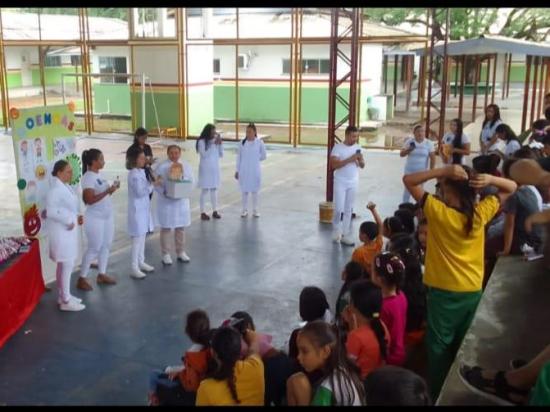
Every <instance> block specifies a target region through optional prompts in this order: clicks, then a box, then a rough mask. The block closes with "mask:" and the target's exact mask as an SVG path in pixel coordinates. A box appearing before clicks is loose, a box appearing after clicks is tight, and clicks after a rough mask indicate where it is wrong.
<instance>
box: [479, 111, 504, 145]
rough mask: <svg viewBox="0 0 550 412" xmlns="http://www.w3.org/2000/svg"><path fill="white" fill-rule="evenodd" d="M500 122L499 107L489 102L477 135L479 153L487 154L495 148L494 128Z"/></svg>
mask: <svg viewBox="0 0 550 412" xmlns="http://www.w3.org/2000/svg"><path fill="white" fill-rule="evenodd" d="M501 123H502V120H501V119H500V109H499V107H498V106H497V105H496V104H490V105H488V106H487V107H486V108H485V119H484V120H483V124H482V126H481V134H480V136H479V147H480V148H481V154H487V153H489V151H491V150H495V149H497V148H498V147H497V145H495V143H496V142H497V140H496V139H494V140H493V138H494V136H495V129H496V128H497V126H498V125H499V124H501Z"/></svg>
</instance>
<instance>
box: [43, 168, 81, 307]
mask: <svg viewBox="0 0 550 412" xmlns="http://www.w3.org/2000/svg"><path fill="white" fill-rule="evenodd" d="M72 175H73V170H72V168H71V165H70V164H69V163H68V162H67V161H65V160H58V161H57V162H56V163H55V164H54V167H53V171H52V176H54V177H53V179H52V184H51V186H50V190H49V191H48V195H47V197H46V217H47V222H48V224H47V228H48V238H49V244H50V258H51V259H52V260H53V261H54V262H56V263H57V269H56V272H55V277H56V281H57V290H58V298H57V303H58V304H59V309H60V310H62V311H70V312H78V311H81V310H83V309H84V308H86V306H85V305H83V304H82V303H81V302H82V300H81V299H79V298H77V297H74V296H72V295H71V273H72V271H73V269H74V265H75V261H76V259H77V258H78V248H79V236H78V228H77V225H82V223H83V221H84V218H83V217H82V215H80V214H79V211H80V205H79V201H78V195H77V194H76V192H75V191H74V189H73V188H72V187H71V186H69V182H70V181H71V178H72Z"/></svg>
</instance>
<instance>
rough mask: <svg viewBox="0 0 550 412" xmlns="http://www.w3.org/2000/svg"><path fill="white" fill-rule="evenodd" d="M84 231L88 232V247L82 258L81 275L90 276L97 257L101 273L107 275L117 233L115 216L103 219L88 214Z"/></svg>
mask: <svg viewBox="0 0 550 412" xmlns="http://www.w3.org/2000/svg"><path fill="white" fill-rule="evenodd" d="M84 232H85V233H86V239H88V248H87V249H86V252H85V253H84V256H83V258H82V266H81V268H80V276H81V277H83V278H85V277H87V276H88V272H89V271H90V265H91V264H92V262H93V261H94V259H96V258H97V259H98V268H99V273H100V274H103V275H105V274H106V271H107V263H108V261H109V253H110V251H111V245H112V243H113V236H114V233H115V225H114V218H113V216H112V215H111V216H110V217H108V218H106V219H105V218H103V219H102V218H98V217H96V216H91V215H86V216H85V218H84Z"/></svg>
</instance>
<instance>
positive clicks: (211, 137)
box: [195, 123, 223, 220]
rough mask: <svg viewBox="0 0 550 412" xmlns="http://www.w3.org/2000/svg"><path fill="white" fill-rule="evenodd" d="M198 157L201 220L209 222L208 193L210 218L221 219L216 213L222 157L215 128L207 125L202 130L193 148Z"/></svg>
mask: <svg viewBox="0 0 550 412" xmlns="http://www.w3.org/2000/svg"><path fill="white" fill-rule="evenodd" d="M195 148H196V150H197V153H199V155H200V162H199V182H198V187H199V188H200V189H201V197H200V206H201V220H210V216H208V214H207V213H206V196H207V195H208V194H209V193H210V203H211V204H212V212H213V213H212V217H213V218H214V219H221V216H220V214H219V213H218V210H217V207H218V188H219V187H220V159H221V158H222V157H223V141H222V139H221V137H220V135H219V134H218V133H217V132H216V126H214V125H213V124H210V123H208V124H207V125H206V126H204V129H202V132H201V135H200V136H199V138H198V139H197V143H196V146H195Z"/></svg>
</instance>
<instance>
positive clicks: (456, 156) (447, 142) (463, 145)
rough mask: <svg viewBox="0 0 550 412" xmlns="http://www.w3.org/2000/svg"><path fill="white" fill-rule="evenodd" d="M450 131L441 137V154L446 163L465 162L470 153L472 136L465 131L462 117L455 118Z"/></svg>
mask: <svg viewBox="0 0 550 412" xmlns="http://www.w3.org/2000/svg"><path fill="white" fill-rule="evenodd" d="M449 126H450V129H451V130H450V131H449V132H448V133H446V134H445V135H444V136H443V138H442V139H441V145H440V154H441V159H442V160H443V163H445V164H459V165H461V164H464V163H465V160H466V159H465V157H466V156H469V155H470V138H469V137H468V136H467V135H466V134H464V133H463V131H462V130H463V127H464V124H463V123H462V120H461V119H453V120H451V123H450V125H449Z"/></svg>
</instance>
